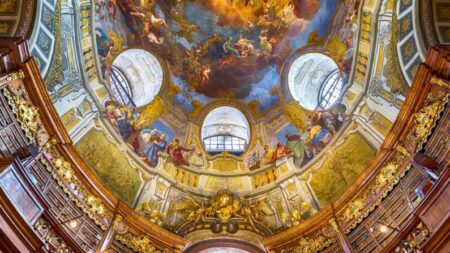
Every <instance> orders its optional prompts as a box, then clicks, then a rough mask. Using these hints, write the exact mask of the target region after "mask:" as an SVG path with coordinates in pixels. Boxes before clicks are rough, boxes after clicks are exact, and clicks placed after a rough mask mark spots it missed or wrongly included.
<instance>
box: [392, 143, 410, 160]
mask: <svg viewBox="0 0 450 253" xmlns="http://www.w3.org/2000/svg"><path fill="white" fill-rule="evenodd" d="M395 150H396V151H397V153H398V154H400V156H401V158H403V159H404V158H408V157H410V156H411V154H410V153H409V152H408V150H406V148H405V147H404V146H402V145H397V146H396V147H395Z"/></svg>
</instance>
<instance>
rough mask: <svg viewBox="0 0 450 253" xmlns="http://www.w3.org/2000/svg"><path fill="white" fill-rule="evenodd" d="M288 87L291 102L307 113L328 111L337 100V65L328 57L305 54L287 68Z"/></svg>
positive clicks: (340, 84) (339, 84)
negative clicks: (293, 101) (293, 100)
mask: <svg viewBox="0 0 450 253" xmlns="http://www.w3.org/2000/svg"><path fill="white" fill-rule="evenodd" d="M288 86H289V90H290V92H291V94H292V96H293V97H294V99H295V100H296V101H297V102H299V103H300V105H301V106H302V107H304V108H306V109H308V110H311V111H324V110H328V109H331V108H332V107H333V106H334V105H335V104H336V102H337V101H338V100H339V98H340V96H341V94H342V90H343V87H344V82H343V80H342V78H341V74H340V71H339V68H338V66H337V64H336V63H335V62H334V61H333V60H332V59H331V58H330V57H328V56H326V55H323V54H320V53H309V54H305V55H302V56H300V57H298V58H297V59H296V60H295V61H294V62H293V63H292V65H291V67H290V69H289V74H288Z"/></svg>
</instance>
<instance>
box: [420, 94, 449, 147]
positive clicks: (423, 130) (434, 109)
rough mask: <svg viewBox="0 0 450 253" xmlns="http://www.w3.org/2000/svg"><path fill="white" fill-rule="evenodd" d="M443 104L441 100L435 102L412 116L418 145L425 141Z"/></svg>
mask: <svg viewBox="0 0 450 253" xmlns="http://www.w3.org/2000/svg"><path fill="white" fill-rule="evenodd" d="M444 102H445V101H442V100H435V101H433V102H432V103H430V104H429V105H427V106H425V107H423V108H422V109H420V111H419V112H417V113H415V114H414V121H415V125H414V135H415V136H416V138H417V139H418V143H421V142H423V141H425V139H426V137H427V136H428V134H429V133H430V131H431V129H432V128H433V127H434V124H435V122H436V120H437V118H438V117H439V113H440V112H441V109H442V106H443V104H444ZM419 146H420V145H419Z"/></svg>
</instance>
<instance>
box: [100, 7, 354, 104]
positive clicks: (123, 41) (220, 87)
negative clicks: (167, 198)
mask: <svg viewBox="0 0 450 253" xmlns="http://www.w3.org/2000/svg"><path fill="white" fill-rule="evenodd" d="M350 6H352V5H350ZM95 7H96V8H95V12H96V14H95V33H96V41H97V43H96V44H97V51H98V55H99V56H100V61H101V65H102V71H103V76H104V77H105V76H107V75H108V71H109V68H110V66H111V63H112V61H113V60H114V58H115V57H117V55H119V54H120V52H122V51H124V50H125V49H128V48H136V47H138V48H144V49H146V50H149V51H151V52H156V54H157V55H158V56H159V57H161V59H163V60H164V61H165V62H167V63H168V66H169V69H170V76H171V81H172V83H173V87H174V92H173V93H172V94H171V95H172V98H171V99H172V101H173V102H175V103H176V104H177V105H179V106H181V107H182V108H183V109H184V110H185V111H186V112H193V111H194V110H195V109H196V107H199V106H201V105H204V104H205V103H207V102H209V101H211V100H212V99H214V98H236V99H240V100H241V101H243V102H245V103H248V104H250V105H252V106H253V107H254V108H256V109H257V110H258V111H259V112H264V111H266V110H267V109H269V108H271V107H272V106H274V105H276V104H279V103H280V102H281V100H282V99H283V98H282V96H283V94H282V92H280V91H281V89H280V88H279V86H280V81H281V77H280V73H281V72H282V67H283V64H284V63H285V62H286V60H287V59H288V58H289V57H290V56H292V55H293V53H294V52H296V51H297V50H298V49H299V48H302V47H304V46H306V45H309V44H314V43H324V42H325V41H326V40H327V38H328V36H329V34H330V32H331V28H332V20H333V18H332V17H334V15H335V14H336V13H337V12H338V10H339V8H343V5H342V4H339V1H325V0H322V1H320V0H295V1H292V0H248V1H236V0H226V1H219V0H207V1H196V0H186V1H185V0H171V1H158V0H142V1H133V0H121V1H109V0H106V1H98V2H97V4H96V6H95ZM353 9H355V7H354V6H352V7H351V8H350V9H349V10H347V15H348V18H349V20H350V21H351V20H352V15H354V12H353ZM349 20H347V22H346V25H345V26H344V27H343V28H342V30H341V31H340V32H339V33H338V34H337V36H335V37H333V38H331V40H332V41H333V43H329V45H330V48H329V49H333V50H332V51H333V52H334V53H333V54H335V55H333V56H334V57H333V58H334V59H335V60H336V61H337V62H338V63H339V64H340V65H341V67H342V69H344V66H345V65H346V64H347V65H349V64H348V62H347V63H346V61H349V60H351V59H349V58H350V57H346V53H347V55H348V51H351V47H352V36H353V32H352V26H351V22H350V21H349ZM347 23H348V24H349V25H348V24H347ZM330 51H331V50H330ZM350 55H351V53H350ZM350 62H351V61H350Z"/></svg>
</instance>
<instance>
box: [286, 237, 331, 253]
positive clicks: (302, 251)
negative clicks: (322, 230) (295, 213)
mask: <svg viewBox="0 0 450 253" xmlns="http://www.w3.org/2000/svg"><path fill="white" fill-rule="evenodd" d="M335 242H336V238H326V237H325V236H323V235H319V236H317V237H315V238H309V237H303V238H302V239H300V242H299V246H298V247H296V248H295V249H294V253H317V252H319V251H321V250H323V249H325V248H326V247H328V246H330V245H331V244H333V243H335Z"/></svg>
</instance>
